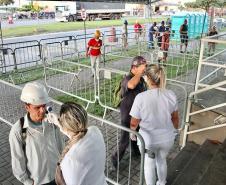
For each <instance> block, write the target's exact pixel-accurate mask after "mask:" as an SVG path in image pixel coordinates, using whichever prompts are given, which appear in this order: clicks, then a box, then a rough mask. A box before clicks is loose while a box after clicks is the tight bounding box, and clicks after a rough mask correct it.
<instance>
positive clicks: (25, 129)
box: [20, 117, 27, 153]
mask: <svg viewBox="0 0 226 185" xmlns="http://www.w3.org/2000/svg"><path fill="white" fill-rule="evenodd" d="M20 126H21V138H22V148H23V151H24V153H25V149H26V137H27V128H24V117H21V118H20Z"/></svg>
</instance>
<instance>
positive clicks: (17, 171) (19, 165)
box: [9, 128, 34, 185]
mask: <svg viewBox="0 0 226 185" xmlns="http://www.w3.org/2000/svg"><path fill="white" fill-rule="evenodd" d="M9 144H10V152H11V162H12V171H13V174H14V176H15V177H16V178H17V179H18V180H19V181H20V182H22V183H23V184H24V185H32V184H34V181H33V179H31V178H30V177H29V175H28V172H27V166H26V158H25V154H24V151H23V148H22V138H21V134H20V133H19V132H16V131H14V129H13V128H12V129H11V131H10V134H9Z"/></svg>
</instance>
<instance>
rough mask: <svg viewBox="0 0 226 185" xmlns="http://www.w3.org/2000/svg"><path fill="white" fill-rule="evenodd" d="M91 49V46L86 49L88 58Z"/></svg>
mask: <svg viewBox="0 0 226 185" xmlns="http://www.w3.org/2000/svg"><path fill="white" fill-rule="evenodd" d="M89 49H90V46H89V45H88V46H87V48H86V56H89Z"/></svg>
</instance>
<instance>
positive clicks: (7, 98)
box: [0, 60, 185, 185]
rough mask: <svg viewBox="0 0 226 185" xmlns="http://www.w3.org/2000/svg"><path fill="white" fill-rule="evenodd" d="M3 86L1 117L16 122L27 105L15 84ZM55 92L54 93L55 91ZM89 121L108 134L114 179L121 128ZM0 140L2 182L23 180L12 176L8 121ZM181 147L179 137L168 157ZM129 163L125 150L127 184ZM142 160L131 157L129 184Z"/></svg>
mask: <svg viewBox="0 0 226 185" xmlns="http://www.w3.org/2000/svg"><path fill="white" fill-rule="evenodd" d="M128 62H130V61H129V60H128V61H127V62H126V61H125V60H124V61H121V62H120V61H119V63H117V64H118V65H117V66H121V65H124V66H125V65H126V66H128V65H129V64H128ZM61 80H62V79H61ZM55 82H59V80H55ZM66 82H67V81H65V79H64V80H63V83H66ZM171 88H173V89H174V91H175V92H176V91H177V94H178V98H179V102H180V110H181V111H182V108H183V102H184V98H185V97H184V95H183V93H181V89H180V88H177V87H174V86H172V87H171ZM0 89H1V97H0V102H1V103H0V106H1V113H0V117H4V118H5V119H7V120H8V121H9V122H11V123H14V122H15V121H16V120H17V119H18V118H19V117H21V115H23V114H24V109H23V107H22V104H21V102H20V101H19V95H20V90H17V89H15V88H13V87H10V86H8V85H3V84H1V83H0ZM53 94H54V93H53ZM53 106H54V109H55V110H56V111H58V109H59V106H57V105H53ZM106 119H108V120H111V121H112V122H114V123H118V124H119V123H120V122H119V114H118V113H115V112H111V113H110V114H107V118H106ZM89 123H90V124H91V125H97V126H98V127H99V128H100V129H101V131H102V133H103V135H104V138H105V143H106V145H107V164H106V165H107V167H106V169H107V170H106V174H107V176H109V177H111V178H112V179H114V180H116V179H117V172H116V171H115V170H112V169H113V168H112V167H111V162H110V156H111V154H112V153H113V151H114V149H115V147H116V143H117V140H118V139H119V138H120V131H119V130H117V129H115V128H113V127H111V126H109V125H107V124H101V122H100V121H97V120H95V119H90V121H89ZM0 128H2V129H1V130H0V144H1V149H0V152H1V153H0V154H1V157H0V162H1V170H0V174H2V176H1V179H0V183H2V184H20V183H19V182H17V180H16V179H15V178H14V177H13V175H12V173H11V166H10V153H9V144H8V134H9V130H10V126H8V125H6V124H5V123H2V122H1V124H0ZM178 151H179V148H178V141H177V142H176V144H175V146H174V148H173V149H172V151H171V153H170V155H169V160H171V159H172V158H174V157H175V155H176V154H177V153H178ZM128 164H129V150H128V152H127V153H126V155H125V157H124V158H123V160H122V162H121V163H120V168H119V170H120V171H119V174H120V175H119V176H118V180H119V182H120V183H121V184H128V176H129V169H128ZM139 164H140V159H139V158H132V162H131V171H130V176H131V178H130V181H131V182H130V184H134V185H136V184H138V181H139V180H138V177H139Z"/></svg>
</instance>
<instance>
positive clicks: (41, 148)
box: [9, 82, 64, 185]
mask: <svg viewBox="0 0 226 185" xmlns="http://www.w3.org/2000/svg"><path fill="white" fill-rule="evenodd" d="M20 99H21V101H23V102H24V103H25V109H26V111H27V113H26V115H25V116H24V117H22V118H20V120H19V121H17V122H16V123H15V124H14V125H13V126H12V129H11V130H10V134H9V143H10V151H11V160H12V171H13V174H14V176H15V177H16V178H17V179H18V180H19V181H20V182H22V183H23V184H25V185H44V184H45V185H55V184H56V183H55V181H54V177H55V171H56V167H57V161H58V159H59V157H60V153H61V151H62V150H63V147H64V140H63V137H62V136H61V133H60V130H59V129H58V128H57V127H56V126H55V125H54V124H53V123H50V122H48V120H47V119H46V104H47V103H49V102H50V98H49V97H48V94H47V91H46V89H45V87H44V86H43V85H42V84H40V83H37V82H32V83H27V84H26V85H25V86H24V88H23V90H22V93H21V97H20Z"/></svg>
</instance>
